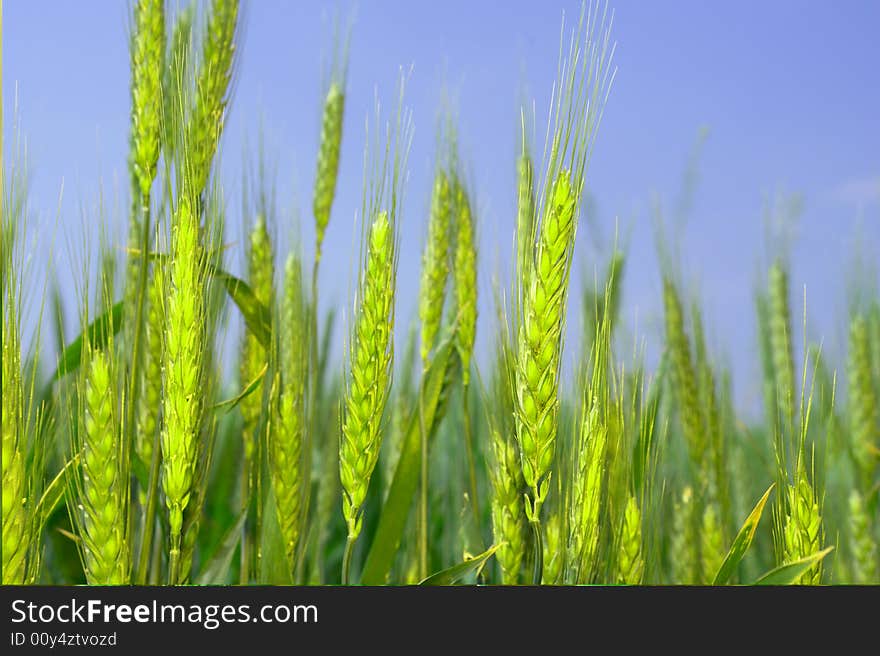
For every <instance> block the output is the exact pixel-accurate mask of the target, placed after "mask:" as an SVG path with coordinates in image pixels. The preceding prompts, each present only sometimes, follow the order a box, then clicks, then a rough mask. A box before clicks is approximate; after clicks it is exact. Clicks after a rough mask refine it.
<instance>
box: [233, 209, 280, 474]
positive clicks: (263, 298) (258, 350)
mask: <svg viewBox="0 0 880 656" xmlns="http://www.w3.org/2000/svg"><path fill="white" fill-rule="evenodd" d="M247 268H248V282H249V283H250V285H251V289H252V290H253V293H254V296H255V297H256V299H257V300H258V301H259V302H260V303H262V304H263V305H264V306H266V307H272V302H273V296H274V294H273V281H274V276H275V272H274V267H273V255H272V244H271V242H270V240H269V232H268V230H267V229H266V219H265V217H263V216H262V215H260V216H258V217H257V220H256V223H255V224H254V227H253V229H252V230H251V235H250V248H249V249H248V264H247ZM266 360H267V353H266V348H265V347H264V346H263V345H262V344H261V343H260V341H259V340H258V339H257V338H256V337H255V336H254V335H253V334H252V333H251V332H250V331H248V332H246V334H245V335H244V338H243V340H242V349H241V367H240V373H241V380H240V383H241V385H242V386H245V385H247V384H249V383H250V382H251V381H252V380H254V379H255V378H256V377H257V376H258V375H259V373H260V371H262V369H263V367H265V365H266ZM240 407H241V415H242V418H243V419H244V426H243V428H242V435H243V439H244V454H245V463H246V469H247V470H250V463H251V462H252V461H253V458H254V450H255V448H256V443H257V436H256V435H255V432H256V429H257V425H258V424H259V421H260V414H261V412H262V409H263V395H262V394H261V393H254V394H250V395H248V396H246V397H245V398H244V399H242V401H241V404H240Z"/></svg>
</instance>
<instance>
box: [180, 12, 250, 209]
mask: <svg viewBox="0 0 880 656" xmlns="http://www.w3.org/2000/svg"><path fill="white" fill-rule="evenodd" d="M238 6H239V3H238V0H212V2H211V11H210V14H209V17H208V23H207V26H206V29H205V40H204V47H203V50H202V60H201V65H200V68H199V74H198V80H197V83H196V100H195V106H194V107H193V109H192V114H191V116H190V118H189V123H188V124H187V136H186V142H185V144H184V149H185V151H186V157H187V182H188V186H189V189H190V190H191V192H190V193H192V195H193V197H194V198H197V197H199V196H200V195H201V194H202V191H203V190H204V189H205V187H206V185H207V183H208V176H209V175H210V172H211V162H212V161H213V159H214V153H215V152H216V150H217V145H218V143H219V142H220V135H221V133H222V132H223V125H224V122H225V112H226V104H227V101H228V98H227V92H228V89H229V81H230V79H231V77H232V65H233V58H234V55H235V49H236V44H235V33H236V29H237V24H238Z"/></svg>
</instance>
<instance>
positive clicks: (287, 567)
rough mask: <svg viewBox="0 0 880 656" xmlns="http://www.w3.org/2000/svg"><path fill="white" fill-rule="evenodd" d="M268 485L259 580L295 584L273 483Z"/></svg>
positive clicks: (262, 527) (276, 583)
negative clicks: (285, 546) (282, 533)
mask: <svg viewBox="0 0 880 656" xmlns="http://www.w3.org/2000/svg"><path fill="white" fill-rule="evenodd" d="M267 487H268V488H269V489H268V490H267V492H266V496H265V502H264V504H263V514H262V526H261V527H260V546H261V552H260V554H261V555H260V571H259V572H258V575H259V582H260V584H262V585H293V566H292V564H291V563H290V561H289V560H288V559H287V550H286V549H285V548H284V536H282V535H281V526H280V525H279V524H278V511H277V506H276V505H275V492H274V491H273V490H272V486H271V485H268V486H267Z"/></svg>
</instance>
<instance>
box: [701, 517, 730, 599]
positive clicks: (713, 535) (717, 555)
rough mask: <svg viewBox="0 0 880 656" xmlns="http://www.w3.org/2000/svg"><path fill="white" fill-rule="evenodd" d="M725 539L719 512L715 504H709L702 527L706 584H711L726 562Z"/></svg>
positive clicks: (703, 577)
mask: <svg viewBox="0 0 880 656" xmlns="http://www.w3.org/2000/svg"><path fill="white" fill-rule="evenodd" d="M724 552H725V550H724V538H723V536H722V533H721V523H720V520H719V517H718V510H717V508H716V505H715V504H714V503H708V504H706V506H705V509H704V510H703V518H702V524H701V527H700V572H701V574H702V580H703V582H704V583H707V584H709V583H711V582H712V579H713V577H714V576H715V574H716V572H718V570H719V569H720V568H721V563H722V561H723V560H724Z"/></svg>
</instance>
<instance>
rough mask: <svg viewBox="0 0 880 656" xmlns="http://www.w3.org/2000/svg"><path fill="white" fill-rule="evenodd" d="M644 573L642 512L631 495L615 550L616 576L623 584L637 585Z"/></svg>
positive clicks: (627, 502)
mask: <svg viewBox="0 0 880 656" xmlns="http://www.w3.org/2000/svg"><path fill="white" fill-rule="evenodd" d="M644 573H645V559H644V556H643V555H642V513H641V511H640V510H639V503H638V501H637V500H636V498H635V497H634V496H633V495H629V498H628V499H627V501H626V510H625V511H624V513H623V527H622V529H621V532H620V544H619V546H618V552H617V578H618V581H619V582H620V583H623V584H624V585H639V584H640V583H641V582H642V577H643V576H644Z"/></svg>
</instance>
